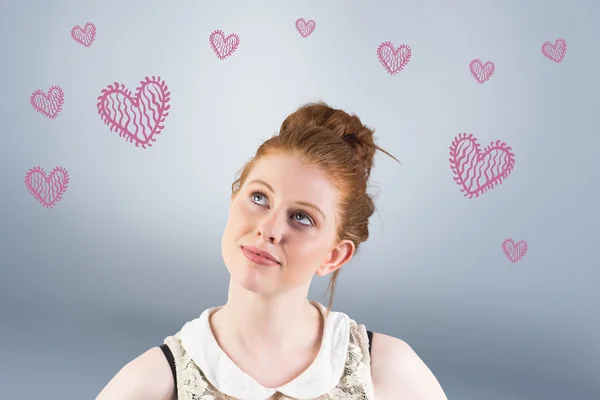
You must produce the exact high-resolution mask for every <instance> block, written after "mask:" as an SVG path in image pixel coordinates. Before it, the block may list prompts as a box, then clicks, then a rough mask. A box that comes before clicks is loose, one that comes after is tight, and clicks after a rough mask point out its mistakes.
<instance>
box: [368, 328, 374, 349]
mask: <svg viewBox="0 0 600 400" xmlns="http://www.w3.org/2000/svg"><path fill="white" fill-rule="evenodd" d="M367 337H368V338H369V355H371V342H372V341H373V332H371V331H367Z"/></svg>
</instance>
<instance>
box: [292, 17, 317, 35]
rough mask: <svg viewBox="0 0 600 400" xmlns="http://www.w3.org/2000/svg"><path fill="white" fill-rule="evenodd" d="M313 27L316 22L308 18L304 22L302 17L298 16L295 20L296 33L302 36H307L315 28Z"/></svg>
mask: <svg viewBox="0 0 600 400" xmlns="http://www.w3.org/2000/svg"><path fill="white" fill-rule="evenodd" d="M315 27H316V23H315V21H313V20H312V19H311V20H309V21H308V22H306V21H305V20H304V18H298V19H297V20H296V29H297V30H298V33H300V35H301V36H302V37H303V38H305V37H307V36H309V35H310V34H311V33H313V31H314V30H315Z"/></svg>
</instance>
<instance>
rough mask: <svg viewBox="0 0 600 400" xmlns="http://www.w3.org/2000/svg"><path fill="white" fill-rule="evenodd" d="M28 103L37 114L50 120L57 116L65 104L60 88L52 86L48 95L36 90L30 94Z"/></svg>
mask: <svg viewBox="0 0 600 400" xmlns="http://www.w3.org/2000/svg"><path fill="white" fill-rule="evenodd" d="M29 102H30V103H31V105H32V106H33V108H35V110H36V111H37V112H39V113H40V114H43V115H45V116H46V117H48V118H50V119H54V118H56V117H57V116H58V113H59V112H60V111H61V110H62V106H63V103H64V102H65V94H64V92H63V90H62V89H61V88H60V86H52V87H51V88H50V90H48V94H46V93H44V92H43V91H41V90H36V91H35V92H33V93H32V94H31V97H30V98H29Z"/></svg>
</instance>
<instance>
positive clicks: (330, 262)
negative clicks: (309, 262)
mask: <svg viewBox="0 0 600 400" xmlns="http://www.w3.org/2000/svg"><path fill="white" fill-rule="evenodd" d="M355 249H356V247H354V243H353V242H352V241H351V240H343V241H342V242H340V243H339V244H338V245H337V246H335V247H334V248H333V249H331V251H330V252H329V254H328V255H327V257H326V258H325V260H324V261H323V262H322V263H321V265H319V268H317V271H316V272H315V273H316V274H317V275H319V276H325V275H327V274H330V273H332V272H334V271H335V270H337V269H339V268H341V267H342V265H344V264H346V263H347V262H348V261H350V259H352V256H353V255H354V251H355Z"/></svg>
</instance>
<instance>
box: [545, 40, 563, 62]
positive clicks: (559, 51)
mask: <svg viewBox="0 0 600 400" xmlns="http://www.w3.org/2000/svg"><path fill="white" fill-rule="evenodd" d="M542 53H543V54H544V55H545V56H546V57H547V58H548V59H549V60H552V61H554V62H555V63H559V62H561V61H562V60H563V58H565V54H566V53H567V42H565V40H564V39H560V38H559V39H556V42H554V44H552V43H550V42H546V43H544V44H543V45H542Z"/></svg>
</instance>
